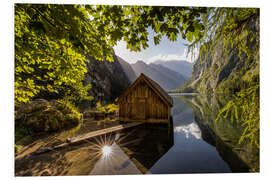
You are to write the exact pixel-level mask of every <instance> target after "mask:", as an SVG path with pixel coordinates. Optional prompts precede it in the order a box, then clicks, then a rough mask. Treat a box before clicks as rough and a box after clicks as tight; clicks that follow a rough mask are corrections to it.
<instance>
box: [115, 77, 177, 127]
mask: <svg viewBox="0 0 270 180" xmlns="http://www.w3.org/2000/svg"><path fill="white" fill-rule="evenodd" d="M118 105H119V118H120V120H121V121H142V122H147V123H169V122H170V116H171V107H172V106H173V100H172V97H171V96H169V95H168V94H167V92H166V91H165V90H164V89H162V88H161V87H160V85H158V83H156V82H155V81H153V80H152V79H150V78H149V77H147V76H146V75H144V74H143V73H142V74H141V75H140V76H139V77H138V78H137V79H136V80H135V82H134V83H133V84H131V85H130V87H129V88H128V89H127V90H126V91H125V92H124V93H123V94H122V95H121V96H120V97H119V99H118Z"/></svg>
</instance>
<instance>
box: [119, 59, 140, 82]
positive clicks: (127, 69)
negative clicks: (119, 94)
mask: <svg viewBox="0 0 270 180" xmlns="http://www.w3.org/2000/svg"><path fill="white" fill-rule="evenodd" d="M117 60H118V62H119V63H120V65H121V66H122V68H123V70H124V72H125V74H126V75H127V77H128V79H129V81H130V82H131V83H132V82H134V81H135V80H136V79H137V76H136V74H135V72H134V70H133V69H132V67H131V65H130V64H129V63H128V62H126V61H125V60H124V59H122V58H121V57H119V56H117Z"/></svg>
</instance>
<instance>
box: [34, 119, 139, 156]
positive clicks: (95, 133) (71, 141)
mask: <svg viewBox="0 0 270 180" xmlns="http://www.w3.org/2000/svg"><path fill="white" fill-rule="evenodd" d="M141 124H143V122H133V123H128V124H121V125H118V126H114V127H110V128H106V129H101V130H97V131H93V132H89V133H86V134H83V135H79V136H76V137H72V138H69V139H68V140H67V142H65V143H62V144H60V145H57V146H54V147H43V148H41V149H39V150H38V151H36V152H35V153H34V154H41V153H45V152H48V151H51V150H55V149H59V148H63V147H66V146H69V145H72V144H75V143H79V142H82V141H84V140H87V139H90V138H93V137H96V136H100V135H104V134H107V133H112V132H115V131H119V130H122V129H126V128H130V127H134V126H138V125H141Z"/></svg>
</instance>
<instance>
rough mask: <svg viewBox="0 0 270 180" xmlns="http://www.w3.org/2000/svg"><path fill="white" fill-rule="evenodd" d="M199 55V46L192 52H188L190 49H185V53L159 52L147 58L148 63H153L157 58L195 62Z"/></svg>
mask: <svg viewBox="0 0 270 180" xmlns="http://www.w3.org/2000/svg"><path fill="white" fill-rule="evenodd" d="M198 55H199V51H198V49H197V48H195V50H194V53H193V54H192V53H191V52H190V53H189V54H188V49H187V48H186V49H184V52H183V54H158V55H156V56H152V57H150V58H149V59H147V63H152V62H154V61H156V60H161V61H170V60H179V61H188V62H194V61H195V60H196V59H197V58H198Z"/></svg>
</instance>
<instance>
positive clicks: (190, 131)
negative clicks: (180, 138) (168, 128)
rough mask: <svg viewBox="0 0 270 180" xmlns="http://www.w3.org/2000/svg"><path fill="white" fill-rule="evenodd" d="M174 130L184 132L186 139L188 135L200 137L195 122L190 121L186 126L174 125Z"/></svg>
mask: <svg viewBox="0 0 270 180" xmlns="http://www.w3.org/2000/svg"><path fill="white" fill-rule="evenodd" d="M174 132H184V133H185V135H186V138H187V139H188V138H189V136H190V135H193V136H194V137H195V138H196V139H201V136H202V135H201V131H200V128H199V126H198V125H197V124H195V123H191V124H189V125H187V126H177V127H174Z"/></svg>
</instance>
